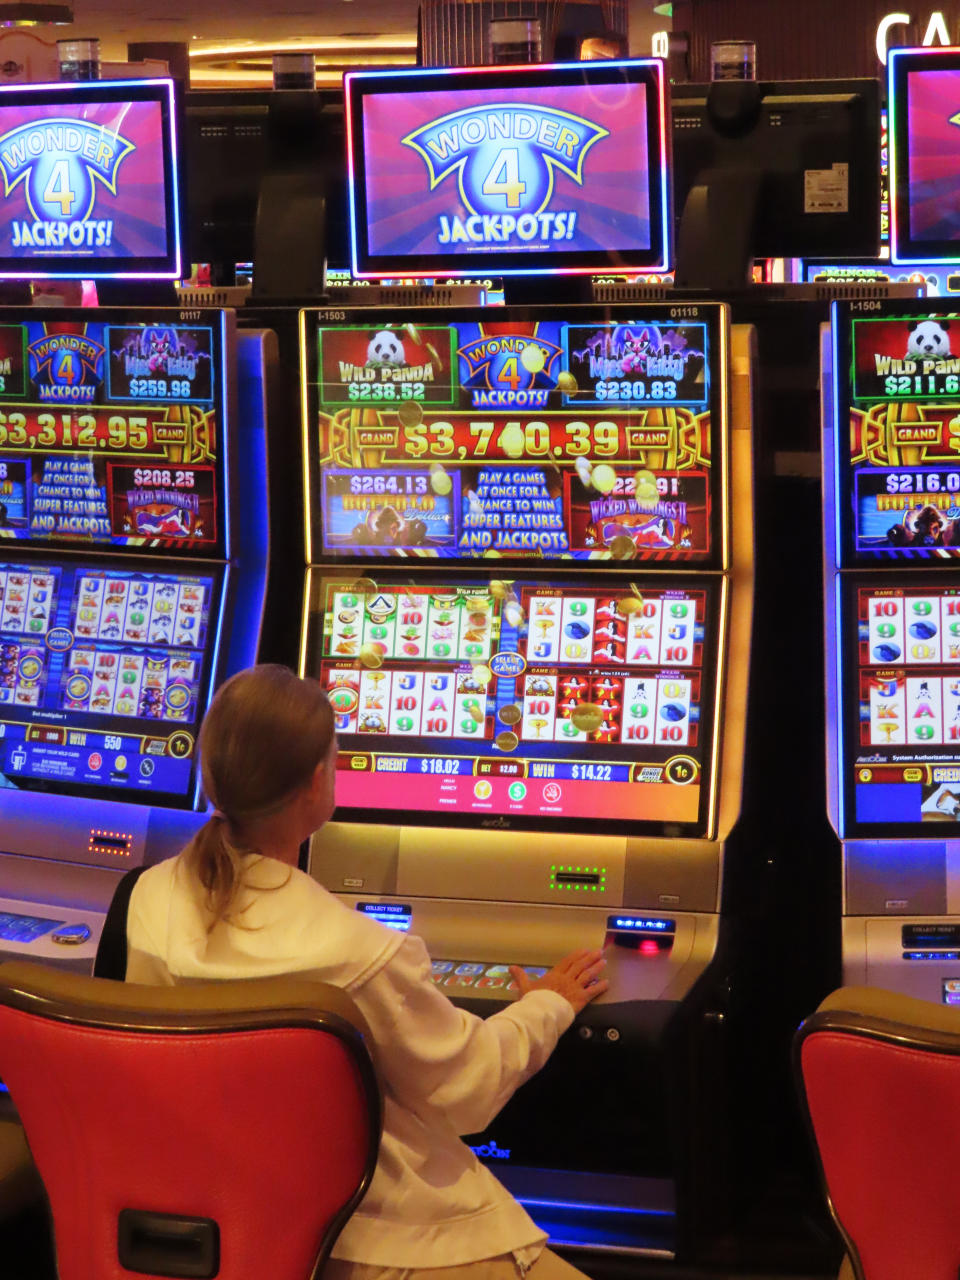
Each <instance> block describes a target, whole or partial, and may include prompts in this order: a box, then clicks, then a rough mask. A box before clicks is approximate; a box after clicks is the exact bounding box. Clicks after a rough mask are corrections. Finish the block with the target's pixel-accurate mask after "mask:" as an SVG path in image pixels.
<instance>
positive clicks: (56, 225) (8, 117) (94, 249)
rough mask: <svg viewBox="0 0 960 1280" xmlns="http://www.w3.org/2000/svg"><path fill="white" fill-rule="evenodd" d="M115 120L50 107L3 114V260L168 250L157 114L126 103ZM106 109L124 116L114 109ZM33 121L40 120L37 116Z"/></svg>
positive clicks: (0, 169)
mask: <svg viewBox="0 0 960 1280" xmlns="http://www.w3.org/2000/svg"><path fill="white" fill-rule="evenodd" d="M123 106H124V110H123V112H122V113H121V118H122V120H123V129H122V131H121V130H120V129H118V128H116V127H114V125H113V122H112V120H111V122H110V123H107V122H105V121H103V120H100V121H98V120H97V119H95V118H89V117H90V116H91V115H95V113H96V108H90V107H87V108H85V109H84V108H77V109H76V110H77V111H78V113H79V111H80V110H83V111H84V115H85V117H87V118H82V119H81V118H79V114H78V115H76V116H71V115H70V114H69V111H65V110H63V109H60V110H55V109H53V108H51V109H50V110H49V113H48V114H46V115H44V116H42V117H40V118H33V119H26V120H25V119H24V118H23V117H24V116H25V115H27V114H28V111H27V109H21V108H9V109H6V110H3V111H2V112H0V129H2V132H0V178H2V182H3V197H4V206H3V210H2V224H3V230H2V232H0V253H6V254H8V255H10V256H14V257H24V258H29V257H36V256H45V255H46V256H50V255H57V256H65V255H78V256H80V255H91V254H92V255H102V256H104V257H124V256H128V257H133V256H144V257H146V256H150V255H151V254H159V253H162V252H163V251H164V247H165V242H166V229H165V216H166V215H165V206H164V200H163V180H162V160H161V150H160V148H161V135H160V115H159V106H158V104H156V103H127V104H123ZM106 109H107V110H109V111H110V114H111V116H113V117H116V116H117V114H118V113H117V108H116V105H112V106H110V107H108V108H106ZM34 114H35V113H34Z"/></svg>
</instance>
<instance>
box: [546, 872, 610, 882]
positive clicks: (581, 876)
mask: <svg viewBox="0 0 960 1280" xmlns="http://www.w3.org/2000/svg"><path fill="white" fill-rule="evenodd" d="M554 878H555V880H556V882H557V884H583V885H591V884H599V883H600V873H599V871H557V872H556V873H555V876H554Z"/></svg>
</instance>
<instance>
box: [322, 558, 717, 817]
mask: <svg viewBox="0 0 960 1280" xmlns="http://www.w3.org/2000/svg"><path fill="white" fill-rule="evenodd" d="M603 577H604V579H605V580H604V581H600V580H598V579H597V578H596V577H594V578H592V579H587V578H584V577H579V578H578V577H570V578H567V577H565V576H564V577H561V576H559V575H556V576H545V575H542V574H536V575H533V576H530V577H526V576H525V577H522V578H521V577H517V576H514V575H510V576H505V577H503V578H500V577H497V578H493V577H491V576H490V574H489V573H488V574H486V575H481V574H478V573H475V572H474V573H463V574H457V575H456V576H455V577H447V578H446V579H444V578H441V577H431V576H430V574H429V573H427V572H425V571H424V570H423V569H422V568H420V569H418V570H417V571H416V572H410V573H397V572H394V573H392V574H390V573H387V572H384V573H382V574H380V573H378V574H377V576H376V581H374V580H373V579H372V578H359V579H358V577H357V573H356V570H353V571H352V572H345V571H343V570H341V571H339V572H338V573H333V572H331V571H329V570H325V569H318V568H316V567H314V568H312V569H311V570H310V576H309V581H308V593H309V594H308V602H309V617H308V625H307V632H306V636H305V648H304V654H303V659H302V669H303V671H304V673H305V674H308V675H313V676H315V677H316V678H317V679H319V680H320V681H321V683H322V684H323V686H324V688H325V689H326V691H327V693H328V695H329V697H330V701H331V704H332V706H333V709H334V716H335V722H336V728H337V737H338V741H339V744H340V753H339V760H338V774H337V805H338V808H337V814H338V817H340V818H342V819H344V820H348V821H361V822H363V821H366V822H371V821H373V822H383V821H389V820H391V818H392V819H394V820H396V821H400V822H410V821H415V822H417V823H419V824H426V825H431V824H432V825H436V824H442V825H444V826H457V825H461V826H491V825H492V826H497V827H507V826H509V827H516V828H529V829H541V830H560V829H562V830H564V831H577V830H583V831H588V830H596V828H597V824H598V823H599V822H602V824H603V830H604V831H609V832H634V833H641V832H645V833H647V834H660V835H683V836H688V835H690V836H692V835H703V834H705V833H708V832H709V830H710V829H711V826H712V822H713V807H714V792H715V754H716V740H715V732H714V723H715V716H716V711H715V707H716V699H717V678H716V668H717V662H718V634H719V628H720V623H721V617H722V612H723V607H724V603H723V599H722V591H723V587H722V585H721V584H719V583H717V582H716V581H710V580H708V579H706V578H702V577H696V576H692V577H684V578H683V579H678V578H674V579H672V580H664V579H663V578H657V579H655V580H651V578H650V576H649V575H648V578H647V580H646V581H645V582H640V581H638V580H636V579H631V578H628V577H625V576H623V575H622V574H614V573H610V574H605V575H603Z"/></svg>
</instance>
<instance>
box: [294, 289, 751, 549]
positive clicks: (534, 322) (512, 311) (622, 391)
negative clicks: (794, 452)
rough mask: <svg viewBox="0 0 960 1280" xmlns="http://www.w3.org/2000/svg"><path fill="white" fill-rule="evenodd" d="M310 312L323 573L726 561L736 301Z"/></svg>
mask: <svg viewBox="0 0 960 1280" xmlns="http://www.w3.org/2000/svg"><path fill="white" fill-rule="evenodd" d="M541 314H542V313H538V312H537V311H536V310H534V309H524V308H509V309H506V310H501V309H499V308H498V309H497V311H496V312H494V313H490V312H483V311H471V312H462V313H454V314H452V315H451V314H450V313H447V312H444V313H437V314H434V315H430V314H429V313H423V314H411V313H401V312H396V313H388V312H380V311H373V310H370V311H363V310H357V311H354V312H329V311H328V312H303V313H301V359H302V377H303V424H304V457H305V465H306V475H305V484H306V493H307V515H306V518H307V560H308V562H310V563H316V562H319V561H335V560H346V559H350V558H352V559H363V558H368V557H369V558H374V557H376V558H381V557H384V556H386V557H390V558H397V557H402V558H411V557H413V558H421V557H433V558H436V559H438V560H442V561H454V562H457V561H459V562H468V561H476V560H479V559H483V558H484V557H486V558H490V557H496V558H498V559H502V560H505V561H507V562H510V563H515V564H519V563H523V562H524V561H526V562H527V563H529V562H530V561H531V560H537V561H541V560H543V561H584V562H587V561H594V560H601V559H602V560H611V559H612V560H615V561H617V562H625V561H639V562H642V563H643V565H644V567H650V568H652V569H657V568H663V569H667V568H670V567H673V568H677V567H682V568H683V569H691V570H693V569H717V568H721V567H723V565H724V564H725V563H726V557H727V543H726V536H727V535H726V509H725V508H726V503H727V476H726V452H727V438H726V420H725V416H724V410H723V405H724V395H725V390H726V387H725V376H726V375H725V372H724V371H725V369H726V366H727V356H728V353H727V349H726V344H727V336H726V329H725V327H724V325H723V324H722V323H721V319H720V308H719V306H711V305H709V304H704V305H699V306H685V307H669V306H665V307H663V308H660V309H648V310H644V309H643V308H642V307H638V308H637V309H636V310H635V311H634V312H632V313H630V312H625V313H623V314H622V315H617V316H614V314H613V313H611V312H605V311H603V310H602V309H598V308H594V307H584V308H582V309H581V308H578V307H563V308H553V309H551V310H550V311H549V312H546V313H545V314H546V316H549V318H540V317H541Z"/></svg>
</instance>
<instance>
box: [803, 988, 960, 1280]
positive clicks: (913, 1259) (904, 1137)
mask: <svg viewBox="0 0 960 1280" xmlns="http://www.w3.org/2000/svg"><path fill="white" fill-rule="evenodd" d="M831 999H834V997H831ZM910 1003H911V1004H914V1005H916V1004H919V1003H920V1002H916V1001H911V1002H910ZM933 1008H934V1010H935V1012H936V1013H937V1014H938V1015H939V1014H940V1012H941V1011H940V1010H939V1009H937V1008H936V1006H933ZM797 1063H798V1066H799V1070H800V1073H801V1075H802V1092H803V1094H804V1100H805V1103H806V1107H807V1112H808V1116H809V1120H810V1124H811V1127H812V1129H813V1133H814V1137H815V1140H816V1145H817V1149H818V1152H819V1156H820V1162H821V1167H822V1171H823V1177H824V1181H825V1183H826V1188H827V1193H828V1197H829V1200H830V1207H831V1211H832V1212H833V1215H834V1218H835V1220H836V1222H837V1225H838V1226H839V1228H840V1230H841V1233H842V1234H843V1236H844V1238H845V1241H846V1243H847V1248H848V1252H849V1254H850V1257H851V1260H852V1262H853V1264H854V1268H855V1270H857V1271H858V1276H859V1277H860V1280H957V1277H958V1274H960V1212H958V1204H960V1019H958V1020H957V1033H956V1034H955V1035H953V1036H950V1035H949V1034H946V1035H945V1034H943V1033H939V1032H933V1031H929V1030H921V1029H920V1028H916V1027H914V1028H911V1027H906V1026H903V1025H898V1024H894V1023H889V1022H884V1021H883V1020H878V1019H876V1018H874V1017H870V1016H863V1015H862V1014H858V1013H847V1012H842V1011H838V1010H836V1009H834V1010H833V1011H830V1012H822V1013H817V1014H815V1015H813V1017H812V1018H809V1019H808V1020H807V1021H806V1022H805V1023H804V1025H803V1027H802V1028H801V1030H800V1033H799V1035H798V1040H797Z"/></svg>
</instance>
